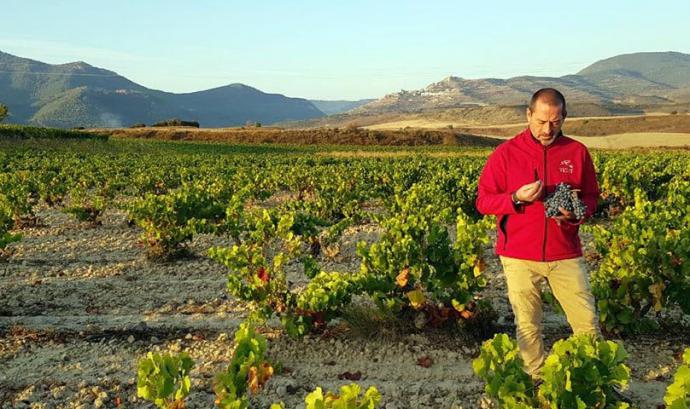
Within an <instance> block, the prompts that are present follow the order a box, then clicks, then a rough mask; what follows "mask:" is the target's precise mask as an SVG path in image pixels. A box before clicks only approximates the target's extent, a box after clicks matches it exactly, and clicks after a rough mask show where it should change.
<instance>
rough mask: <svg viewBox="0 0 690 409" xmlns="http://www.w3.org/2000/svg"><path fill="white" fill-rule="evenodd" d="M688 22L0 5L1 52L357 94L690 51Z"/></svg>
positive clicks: (419, 7)
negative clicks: (627, 56)
mask: <svg viewBox="0 0 690 409" xmlns="http://www.w3.org/2000/svg"><path fill="white" fill-rule="evenodd" d="M688 22H690V2H689V1H687V0H684V1H680V0H679V1H656V2H652V1H637V0H630V1H617V0H612V1H606V0H599V1H589V0H584V1H570V2H564V1H553V0H552V1H541V0H525V1H478V0H474V1H460V0H455V1H452V0H442V1H440V0H439V1H434V0H426V1H407V0H397V1H389V0H380V1H375V0H369V1H364V0H340V1H338V0H331V1H312V0H292V1H287V0H284V1H278V0H275V1H261V0H254V1H233V0H227V1H220V0H218V1H211V0H206V1H204V0H199V1H177V0H167V1H159V0H137V1H130V0H118V1H105V0H103V1H99V0H89V1H82V0H72V1H59V0H53V1H49V0H41V1H39V0H33V1H32V0H1V1H0V51H4V52H7V53H10V54H14V55H18V56H21V57H26V58H31V59H34V60H39V61H43V62H47V63H50V64H63V63H67V62H73V61H85V62H87V63H89V64H91V65H94V66H97V67H101V68H106V69H109V70H112V71H115V72H117V73H118V74H120V75H123V76H125V77H127V78H128V79H130V80H132V81H134V82H137V83H139V84H141V85H144V86H146V87H149V88H154V89H160V90H164V91H169V92H177V93H181V92H192V91H200V90H204V89H209V88H214V87H218V86H223V85H227V84H231V83H243V84H246V85H249V86H252V87H255V88H258V89H260V90H262V91H264V92H269V93H279V94H284V95H287V96H291V97H303V98H309V99H329V100H336V99H348V100H354V99H360V98H380V97H382V96H384V95H385V94H389V93H394V92H398V91H400V90H402V89H405V90H414V89H420V88H424V87H425V86H427V85H429V84H430V83H433V82H437V81H440V80H441V79H443V78H445V77H447V76H449V75H453V76H458V77H463V78H487V77H495V78H509V77H513V76H518V75H539V76H562V75H567V74H574V73H576V72H577V71H579V70H580V69H582V68H584V67H586V66H587V65H589V64H591V63H593V62H595V61H597V60H600V59H604V58H608V57H612V56H615V55H618V54H625V53H632V52H640V51H678V52H683V53H690V23H688Z"/></svg>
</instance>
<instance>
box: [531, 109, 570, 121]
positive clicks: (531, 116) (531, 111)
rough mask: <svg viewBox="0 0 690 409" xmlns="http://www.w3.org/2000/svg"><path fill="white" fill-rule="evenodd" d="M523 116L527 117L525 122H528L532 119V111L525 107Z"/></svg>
mask: <svg viewBox="0 0 690 409" xmlns="http://www.w3.org/2000/svg"><path fill="white" fill-rule="evenodd" d="M525 115H526V116H527V122H529V120H530V118H531V117H532V110H531V109H529V107H527V109H526V110H525ZM563 118H565V117H563Z"/></svg>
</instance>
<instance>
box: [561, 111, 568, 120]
mask: <svg viewBox="0 0 690 409" xmlns="http://www.w3.org/2000/svg"><path fill="white" fill-rule="evenodd" d="M562 115H563V119H565V117H567V116H568V111H565V110H564V111H563V114H562Z"/></svg>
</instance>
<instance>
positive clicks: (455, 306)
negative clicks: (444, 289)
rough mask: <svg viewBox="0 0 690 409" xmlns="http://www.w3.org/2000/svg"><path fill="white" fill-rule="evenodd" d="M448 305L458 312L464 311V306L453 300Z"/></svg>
mask: <svg viewBox="0 0 690 409" xmlns="http://www.w3.org/2000/svg"><path fill="white" fill-rule="evenodd" d="M450 303H451V304H453V308H455V309H456V310H457V311H458V312H463V311H464V310H465V304H460V303H459V302H458V300H455V299H453V300H452V301H451V302H450Z"/></svg>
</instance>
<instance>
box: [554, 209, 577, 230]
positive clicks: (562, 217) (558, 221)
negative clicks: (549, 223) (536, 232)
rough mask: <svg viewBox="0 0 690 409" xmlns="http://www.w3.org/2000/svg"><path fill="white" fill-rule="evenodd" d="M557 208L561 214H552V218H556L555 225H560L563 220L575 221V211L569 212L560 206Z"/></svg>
mask: <svg viewBox="0 0 690 409" xmlns="http://www.w3.org/2000/svg"><path fill="white" fill-rule="evenodd" d="M558 210H560V211H561V215H560V216H553V219H554V220H556V224H557V225H559V226H560V225H561V223H562V222H564V221H571V222H573V221H576V220H577V218H576V217H575V213H573V212H569V211H567V210H565V209H564V208H562V207H559V208H558Z"/></svg>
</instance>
